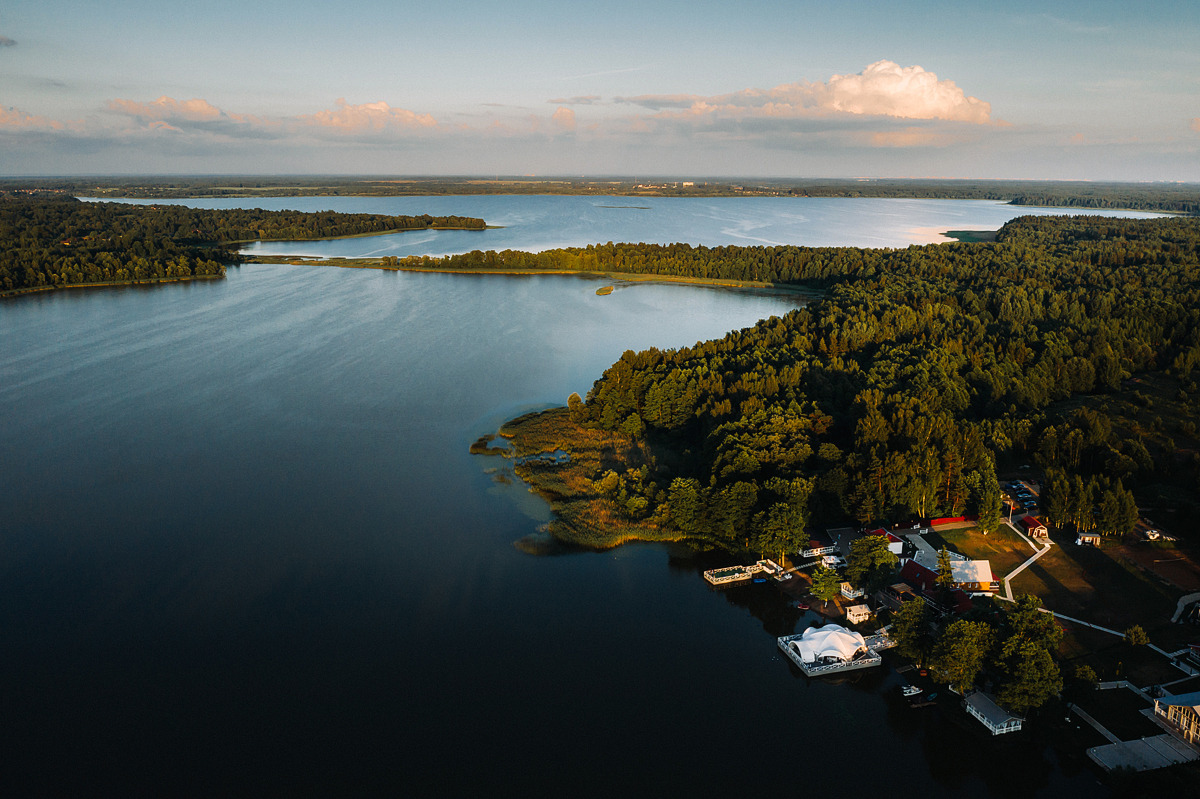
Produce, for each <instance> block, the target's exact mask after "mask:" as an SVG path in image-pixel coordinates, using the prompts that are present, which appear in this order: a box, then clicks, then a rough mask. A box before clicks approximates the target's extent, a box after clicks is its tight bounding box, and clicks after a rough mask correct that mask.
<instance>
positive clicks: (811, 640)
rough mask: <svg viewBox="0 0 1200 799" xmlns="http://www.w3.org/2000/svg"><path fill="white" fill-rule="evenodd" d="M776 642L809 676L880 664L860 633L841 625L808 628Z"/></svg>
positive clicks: (881, 660)
mask: <svg viewBox="0 0 1200 799" xmlns="http://www.w3.org/2000/svg"><path fill="white" fill-rule="evenodd" d="M778 642H779V648H780V649H782V650H783V652H784V654H786V655H787V656H788V658H789V659H790V660H791V661H792V662H793V663H795V664H796V665H797V666H799V667H800V670H801V671H803V672H804V673H805V674H807V675H808V676H809V677H813V676H816V675H820V674H830V673H833V672H839V671H850V670H851V669H864V668H867V667H868V666H877V665H879V664H880V663H882V662H883V659H882V658H880V657H879V654H878V653H877V652H875V651H873V650H871V649H869V648H868V647H867V643H866V640H865V639H864V638H863V637H862V636H861V635H860V634H858V633H856V632H853V631H852V630H847V629H846V628H845V627H843V626H841V625H840V624H826V625H825V626H824V627H809V628H808V629H807V630H805V631H804V633H803V634H802V635H785V636H783V637H782V638H780V639H778Z"/></svg>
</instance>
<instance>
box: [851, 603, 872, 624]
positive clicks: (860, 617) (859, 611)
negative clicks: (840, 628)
mask: <svg viewBox="0 0 1200 799" xmlns="http://www.w3.org/2000/svg"><path fill="white" fill-rule="evenodd" d="M869 618H871V609H870V608H869V607H867V606H866V605H851V606H850V607H848V608H846V621H848V622H850V623H851V624H862V623H863V622H864V621H866V620H867V619H869Z"/></svg>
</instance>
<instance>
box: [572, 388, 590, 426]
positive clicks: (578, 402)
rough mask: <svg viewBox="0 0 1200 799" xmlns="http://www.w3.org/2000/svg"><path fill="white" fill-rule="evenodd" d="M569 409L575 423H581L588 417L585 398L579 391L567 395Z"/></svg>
mask: <svg viewBox="0 0 1200 799" xmlns="http://www.w3.org/2000/svg"><path fill="white" fill-rule="evenodd" d="M567 411H568V412H569V413H570V414H571V421H572V422H574V423H575V424H580V423H581V422H583V420H584V418H585V417H586V414H587V411H586V410H585V409H584V407H583V398H582V397H580V396H579V394H578V393H577V392H574V391H572V392H571V396H569V397H567Z"/></svg>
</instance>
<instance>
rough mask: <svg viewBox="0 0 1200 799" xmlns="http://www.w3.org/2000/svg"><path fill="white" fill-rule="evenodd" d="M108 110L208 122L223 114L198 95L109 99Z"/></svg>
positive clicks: (148, 116)
mask: <svg viewBox="0 0 1200 799" xmlns="http://www.w3.org/2000/svg"><path fill="white" fill-rule="evenodd" d="M108 110H110V111H115V112H117V113H119V114H125V115H126V116H131V117H138V118H141V119H146V120H180V121H186V122H210V121H212V120H216V119H220V118H221V117H222V116H223V115H222V113H221V109H219V108H217V107H216V106H215V105H213V104H212V103H210V102H208V101H207V100H201V99H200V98H198V97H194V98H192V99H191V100H176V99H175V98H173V97H167V96H166V95H165V94H164V95H163V96H162V97H159V98H158V99H157V100H151V101H150V102H148V103H139V102H137V101H135V100H123V99H116V100H109V102H108Z"/></svg>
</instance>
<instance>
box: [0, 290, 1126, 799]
mask: <svg viewBox="0 0 1200 799" xmlns="http://www.w3.org/2000/svg"><path fill="white" fill-rule="evenodd" d="M598 285H600V284H599V283H598V282H595V281H588V280H584V279H577V278H568V277H552V276H547V277H538V278H500V277H473V276H450V275H407V274H395V273H381V272H376V271H358V270H336V269H305V268H289V267H270V266H247V267H241V268H238V269H232V270H230V276H229V278H228V279H227V280H225V281H214V282H205V283H196V284H191V285H183V284H181V285H171V286H162V287H158V288H155V289H152V290H138V289H125V290H94V291H88V292H73V293H59V294H53V295H46V296H39V297H27V298H23V299H21V300H19V301H15V302H7V303H5V304H3V306H0V409H3V416H2V417H0V418H2V421H0V458H2V459H3V460H2V462H0V480H2V483H3V486H4V510H3V514H2V520H0V697H2V698H0V736H2V738H0V744H2V749H0V751H2V752H3V761H4V762H3V765H2V767H0V789H2V791H0V792H2V793H4V794H5V795H15V794H22V793H34V792H45V791H46V790H49V789H58V790H59V791H62V790H64V789H69V790H70V791H71V792H73V793H87V794H95V793H118V794H129V793H155V794H158V795H178V794H185V795H186V794H190V795H205V796H209V795H228V794H230V793H256V794H268V795H272V794H297V793H299V794H307V793H313V794H322V795H328V794H336V793H344V792H360V793H361V792H368V791H377V792H387V793H391V794H407V795H412V794H416V793H417V792H421V793H433V792H437V793H438V794H445V795H461V794H465V793H467V792H476V793H477V794H478V795H497V794H505V795H507V794H511V793H517V792H518V791H524V792H526V793H528V794H530V795H542V794H546V793H550V792H555V793H562V794H564V795H568V796H576V795H583V796H598V795H613V794H622V793H623V794H629V795H645V794H649V793H662V794H665V795H681V794H685V793H689V794H691V795H696V796H714V795H718V794H739V795H741V794H746V793H748V792H750V791H754V792H760V791H771V792H774V793H780V792H781V793H782V794H783V795H787V796H795V795H800V794H806V795H807V794H819V795H826V796H832V795H844V794H845V793H846V792H847V790H852V791H854V792H855V793H856V794H861V793H864V792H868V793H876V792H880V791H886V792H887V793H888V794H889V795H892V796H917V795H920V796H926V797H928V796H938V797H940V796H947V797H949V796H962V795H972V796H976V797H978V796H997V797H998V796H1012V795H1026V796H1056V797H1058V796H1082V795H1103V789H1100V788H1099V786H1098V785H1097V780H1096V778H1095V777H1094V776H1093V774H1092V773H1091V772H1090V771H1089V770H1088V768H1087V767H1086V766H1085V765H1084V764H1083V763H1081V762H1079V761H1078V760H1071V761H1068V762H1065V763H1064V762H1060V759H1059V757H1060V756H1059V754H1058V753H1057V752H1056V751H1055V750H1054V748H1053V747H1048V746H1045V745H1043V744H1041V743H1039V742H1037V741H1035V740H1034V739H1033V738H1032V736H1025V737H1018V738H1017V739H1016V740H1010V741H994V740H992V739H990V738H988V737H986V736H985V735H983V734H982V728H976V727H975V726H973V725H972V724H971V723H968V722H967V721H965V720H961V719H959V717H958V716H957V715H956V714H954V713H943V712H942V711H941V710H938V709H929V710H922V711H915V710H912V709H909V708H907V707H906V706H903V705H902V704H901V702H900V699H899V697H898V696H897V695H896V693H895V692H894V690H893V686H894V684H895V682H896V676H895V675H894V674H893V673H892V672H891V670H890V668H884V669H878V670H875V671H873V672H870V673H863V674H861V675H860V676H859V677H857V678H855V680H854V681H853V682H848V683H844V684H839V683H836V682H831V681H809V680H806V679H805V678H804V677H803V676H801V675H799V674H798V672H795V671H794V670H793V669H792V668H790V667H789V665H788V664H787V663H786V662H785V661H784V660H783V659H782V658H781V657H780V656H779V655H778V654H777V650H776V649H775V641H774V637H775V636H776V635H780V634H784V633H787V632H792V631H793V630H795V629H797V628H799V629H803V626H804V625H803V623H802V622H800V621H798V613H797V612H795V611H787V610H785V609H784V607H783V603H782V601H780V600H779V598H778V596H777V594H776V593H775V592H774V590H773V589H772V588H771V587H770V586H754V587H748V588H742V589H734V590H732V591H727V592H713V591H710V590H708V589H707V587H706V585H705V583H704V582H703V580H702V579H701V577H700V575H699V573H698V572H699V570H700V569H702V568H705V567H706V565H705V564H703V563H701V562H700V561H698V560H695V559H692V558H690V557H688V556H687V555H686V553H673V552H672V551H670V550H668V549H666V548H663V547H659V546H631V547H625V548H621V549H619V550H616V551H614V552H608V553H601V554H575V555H567V556H560V557H552V558H535V557H530V556H527V555H524V554H522V553H520V552H519V551H517V550H516V549H515V548H514V547H513V546H512V542H513V541H514V540H516V539H518V538H520V537H522V536H524V535H526V534H528V533H529V532H531V531H532V530H533V529H534V528H535V527H536V526H537V524H538V521H537V519H536V518H533V517H531V516H530V515H527V514H526V513H523V512H522V510H521V508H522V507H525V506H529V507H531V508H534V509H537V508H539V506H538V505H537V503H536V502H535V503H529V502H528V501H526V502H524V503H521V502H518V501H514V500H519V499H522V498H525V499H526V500H528V498H529V497H528V495H527V494H523V492H522V491H521V490H520V489H518V488H511V487H510V488H505V487H504V486H501V485H499V484H497V483H495V482H494V481H493V479H492V477H491V476H490V475H488V474H487V473H486V472H485V469H486V468H488V467H490V466H492V465H495V464H494V463H493V462H492V461H487V460H484V459H480V458H475V457H472V456H470V455H468V454H467V447H468V445H469V444H470V442H471V441H472V440H473V439H474V438H475V437H477V436H478V435H480V434H481V433H484V432H489V431H491V430H494V429H495V427H496V426H497V425H498V424H499V422H501V421H502V420H504V419H505V418H508V417H511V416H513V415H515V414H517V413H519V412H521V411H522V410H525V409H528V408H531V407H540V406H542V405H544V404H547V403H561V402H563V401H564V399H565V397H566V395H567V394H568V393H569V392H570V391H580V392H581V393H583V392H585V391H586V389H587V388H588V387H589V386H590V384H591V381H592V380H594V379H595V378H596V377H598V376H599V374H600V373H601V372H602V371H603V369H604V368H605V367H606V366H608V365H609V364H610V363H611V362H612V361H613V360H615V359H616V358H617V357H618V356H619V355H620V353H621V351H622V350H624V349H627V348H641V347H646V346H651V345H654V346H659V347H670V346H680V345H686V344H691V343H693V342H695V341H696V340H698V339H703V338H710V337H715V336H719V335H721V334H723V333H724V332H725V331H727V330H729V329H731V328H736V327H742V326H746V325H749V324H751V323H753V322H754V321H755V320H757V319H759V318H761V317H763V316H766V315H769V314H771V313H778V312H782V311H783V310H785V309H786V308H788V307H789V305H790V304H791V301H790V300H788V299H786V298H780V297H770V296H754V295H749V294H739V293H734V292H728V291H718V290H711V289H700V288H689V287H680V286H637V287H633V288H628V289H620V290H618V291H617V292H615V293H614V294H613V295H612V296H609V297H597V296H595V294H594V291H595V289H596V287H597V286H598ZM541 512H542V513H544V511H541ZM534 516H536V510H535V513H534ZM789 613H790V614H791V615H789ZM848 786H853V787H852V788H848ZM1095 791H1099V794H1097V793H1095Z"/></svg>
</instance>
